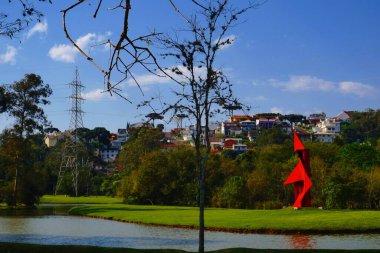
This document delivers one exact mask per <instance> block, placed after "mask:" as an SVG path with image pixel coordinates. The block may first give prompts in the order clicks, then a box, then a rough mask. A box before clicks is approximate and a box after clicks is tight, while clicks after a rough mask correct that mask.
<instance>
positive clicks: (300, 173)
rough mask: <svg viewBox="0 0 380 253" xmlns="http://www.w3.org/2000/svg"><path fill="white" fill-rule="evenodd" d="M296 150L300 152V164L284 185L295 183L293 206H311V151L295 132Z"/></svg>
mask: <svg viewBox="0 0 380 253" xmlns="http://www.w3.org/2000/svg"><path fill="white" fill-rule="evenodd" d="M293 135H294V151H295V152H297V154H298V164H297V166H296V167H295V168H294V170H293V171H292V173H290V175H289V177H288V178H287V179H286V181H285V182H284V185H287V184H293V187H294V198H295V201H294V204H293V207H309V206H311V198H310V188H311V186H312V183H311V180H310V177H311V174H310V152H309V150H308V149H305V147H304V145H303V144H302V142H301V140H300V139H299V138H298V135H297V134H296V133H295V132H294V133H293Z"/></svg>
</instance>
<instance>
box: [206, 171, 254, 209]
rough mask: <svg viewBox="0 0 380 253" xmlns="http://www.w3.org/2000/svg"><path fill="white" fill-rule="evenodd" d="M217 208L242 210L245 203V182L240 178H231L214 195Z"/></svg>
mask: <svg viewBox="0 0 380 253" xmlns="http://www.w3.org/2000/svg"><path fill="white" fill-rule="evenodd" d="M213 202H214V203H215V205H216V206H218V207H225V208H244V207H245V206H246V202H247V188H246V181H245V180H244V179H243V178H242V177H241V176H232V177H230V178H229V179H228V180H227V182H226V183H225V184H224V186H223V187H222V188H220V189H219V190H218V191H217V193H216V194H215V195H214V199H213Z"/></svg>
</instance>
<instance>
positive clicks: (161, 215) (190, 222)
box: [70, 204, 380, 232]
mask: <svg viewBox="0 0 380 253" xmlns="http://www.w3.org/2000/svg"><path fill="white" fill-rule="evenodd" d="M70 214H74V215H85V216H92V217H99V218H107V219H113V220H119V221H128V222H137V223H146V224H157V225H159V224H161V225H174V226H186V227H197V224H198V209H197V208H194V207H173V206H137V205H124V204H112V205H91V206H78V207H74V208H72V209H71V210H70ZM205 222H206V227H207V228H209V229H215V228H216V229H222V230H223V229H224V230H241V231H243V230H247V231H270V230H273V231H278V232H296V231H305V232H307V231H308V232H329V231H331V232H334V231H335V232H337V231H340V232H350V231H351V232H370V231H372V232H374V231H377V232H379V231H380V211H357V210H319V209H311V208H306V209H301V210H293V209H291V208H287V209H280V210H242V209H221V208H208V209H206V211H205Z"/></svg>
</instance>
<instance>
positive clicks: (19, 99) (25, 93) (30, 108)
mask: <svg viewBox="0 0 380 253" xmlns="http://www.w3.org/2000/svg"><path fill="white" fill-rule="evenodd" d="M3 87H5V88H3V89H5V90H6V93H7V97H9V102H10V104H11V106H9V107H8V110H7V112H8V114H9V115H10V116H11V117H13V118H14V119H15V124H14V126H13V131H14V132H15V133H16V134H17V135H18V136H19V137H20V138H21V137H23V136H28V135H30V134H32V133H34V132H35V131H40V132H42V131H43V127H44V126H47V125H48V121H47V118H46V115H45V113H44V111H43V109H42V107H41V106H43V105H47V104H49V103H50V102H49V100H47V98H48V97H49V96H50V95H51V94H52V90H51V89H50V87H49V85H48V84H45V83H44V82H43V81H42V79H41V77H40V76H38V75H36V74H26V75H25V77H24V78H23V79H21V80H20V81H17V82H14V83H13V84H11V85H6V86H5V85H4V86H3Z"/></svg>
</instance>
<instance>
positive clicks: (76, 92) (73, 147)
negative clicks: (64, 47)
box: [55, 68, 89, 196]
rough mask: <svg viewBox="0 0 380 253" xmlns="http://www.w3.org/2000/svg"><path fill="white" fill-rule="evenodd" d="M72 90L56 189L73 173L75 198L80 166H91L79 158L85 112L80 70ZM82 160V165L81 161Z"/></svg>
mask: <svg viewBox="0 0 380 253" xmlns="http://www.w3.org/2000/svg"><path fill="white" fill-rule="evenodd" d="M69 86H71V89H72V94H71V96H70V97H69V98H70V100H71V109H70V110H69V111H70V113H71V120H70V127H69V130H68V131H66V132H65V139H66V140H65V148H64V152H63V156H62V160H61V165H60V167H59V174H58V179H57V186H56V188H55V194H57V192H58V191H59V189H60V187H61V183H62V179H63V177H64V175H65V174H66V173H71V177H72V183H73V188H74V192H75V196H78V176H79V170H78V167H79V166H85V167H87V166H89V163H88V160H86V162H84V160H83V159H80V158H79V154H78V153H79V151H80V150H79V149H80V140H79V136H78V129H79V128H83V119H82V115H83V110H82V102H83V100H84V99H83V98H82V90H83V87H84V86H83V85H82V83H81V82H80V80H79V72H78V68H76V69H75V79H74V80H73V81H72V82H71V83H70V84H69ZM79 160H81V163H80V161H79Z"/></svg>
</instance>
